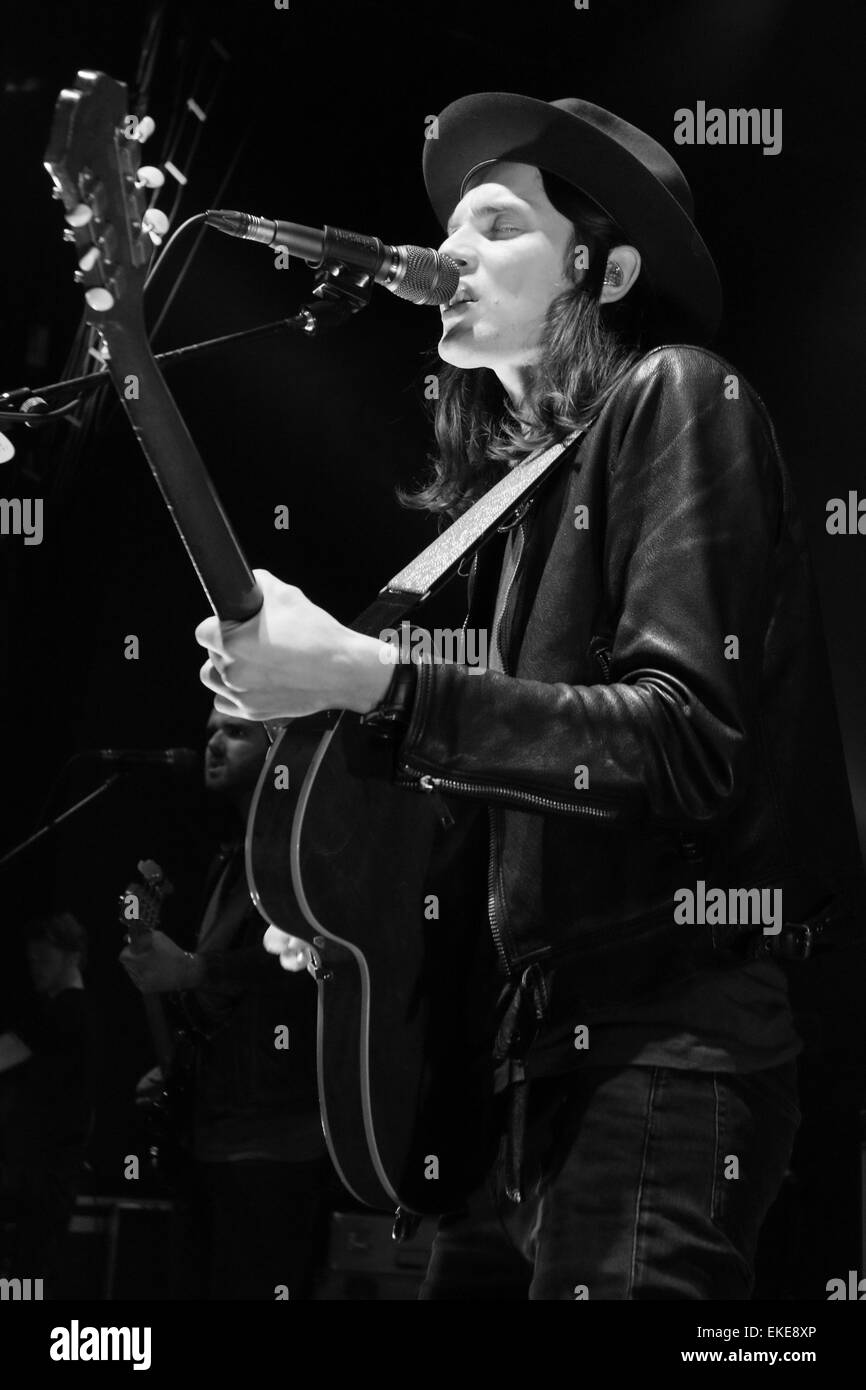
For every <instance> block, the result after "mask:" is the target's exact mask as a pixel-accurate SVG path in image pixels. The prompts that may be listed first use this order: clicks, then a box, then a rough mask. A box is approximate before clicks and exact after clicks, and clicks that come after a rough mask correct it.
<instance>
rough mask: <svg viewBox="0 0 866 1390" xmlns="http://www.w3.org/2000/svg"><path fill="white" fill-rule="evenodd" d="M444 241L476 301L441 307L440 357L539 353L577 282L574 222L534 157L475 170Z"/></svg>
mask: <svg viewBox="0 0 866 1390" xmlns="http://www.w3.org/2000/svg"><path fill="white" fill-rule="evenodd" d="M476 179H477V180H483V182H481V181H479V182H476V183H475V184H474V186H472V187H470V188H469V190H468V191H467V192H466V193H465V194H464V196H463V197H462V198H461V200H460V202H459V203H458V204H457V206H456V208H455V209H454V211H453V213H452V214H451V218H450V220H449V223H448V237H447V240H446V241H444V242H443V243H442V245H441V247H440V250H441V251H444V252H445V253H446V254H447V255H450V256H452V257H453V258H454V259H455V260H456V261H457V263H458V265H459V266H460V290H461V291H463V290H466V292H467V293H469V294H470V295H471V296H472V299H473V302H472V303H468V304H460V305H458V306H457V307H456V308H454V309H448V308H443V309H442V338H441V339H440V342H439V356H440V357H441V358H442V359H443V360H444V361H445V362H450V363H452V364H453V365H454V366H455V367H491V368H492V369H493V370H494V371H496V370H497V368H503V369H508V368H513V367H519V366H526V365H528V364H531V363H532V362H534V361H535V360H536V359H537V356H538V351H537V349H538V341H539V336H540V333H541V329H542V326H543V324H544V319H545V315H546V313H547V310H548V308H549V306H550V304H551V302H552V300H553V299H555V298H556V296H557V295H560V294H562V293H564V292H565V291H566V290H567V289H569V288H570V287H571V285H572V284H573V281H572V280H570V279H569V278H567V276H566V275H565V273H564V270H565V256H566V251H567V249H568V245H569V242H570V239H571V237H572V235H573V228H572V224H571V223H570V222H569V221H568V219H567V218H566V217H563V216H562V214H561V213H559V212H557V211H556V208H555V207H554V206H553V204H552V203H551V202H550V201H549V199H548V197H547V194H546V193H545V191H544V185H543V184H542V181H541V174H540V173H539V171H538V169H536V168H535V167H534V166H533V165H531V164H516V163H512V162H509V161H500V162H498V163H496V164H491V165H489V166H488V167H487V168H485V169H483V170H481V171H480V172H479V173H478V175H476Z"/></svg>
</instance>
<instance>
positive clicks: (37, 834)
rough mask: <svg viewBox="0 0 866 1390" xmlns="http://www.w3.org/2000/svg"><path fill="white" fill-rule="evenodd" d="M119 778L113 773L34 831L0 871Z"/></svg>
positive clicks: (2, 863)
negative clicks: (93, 789) (94, 788)
mask: <svg viewBox="0 0 866 1390" xmlns="http://www.w3.org/2000/svg"><path fill="white" fill-rule="evenodd" d="M119 777H120V773H119V772H113V773H112V774H111V776H110V777H107V778H106V779H105V781H104V782H103V783H102V784H101V786H98V787H97V788H96V790H95V791H92V792H88V793H87V795H86V796H82V797H81V799H80V800H79V801H75V802H73V804H72V805H71V806H67V808H66V810H65V811H61V812H60V814H59V815H58V816H54V817H53V819H51V820H49V821H46V822H45V824H44V825H43V826H40V828H39V829H38V830H34V832H33V834H32V835H28V837H27V839H26V840H22V841H21V842H20V844H17V845H13V847H12V849H10V850H9V851H8V853H6V854H4V855H3V857H2V859H0V869H2V868H4V866H5V865H6V864H11V862H12V860H13V859H17V858H18V855H19V854H23V852H24V850H25V849H27V848H28V847H29V846H30V845H34V844H36V842H37V840H41V839H42V837H43V835H47V834H48V833H49V831H51V830H53V829H54V827H55V826H57V825H60V823H61V821H65V820H66V819H67V818H68V817H69V816H74V815H75V812H76V811H80V810H81V809H82V808H83V807H84V806H86V805H87V803H88V801H93V800H94V798H95V797H97V796H102V794H103V792H107V791H108V789H109V787H111V786H113V785H114V783H115V782H116V781H117V780H118V778H119Z"/></svg>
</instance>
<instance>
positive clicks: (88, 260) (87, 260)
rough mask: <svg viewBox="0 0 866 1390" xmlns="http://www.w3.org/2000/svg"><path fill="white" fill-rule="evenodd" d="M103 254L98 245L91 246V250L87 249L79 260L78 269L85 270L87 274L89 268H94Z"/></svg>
mask: <svg viewBox="0 0 866 1390" xmlns="http://www.w3.org/2000/svg"><path fill="white" fill-rule="evenodd" d="M101 255H102V252H101V251H100V249H99V247H98V246H91V247H90V249H89V250H87V251H85V253H84V255H83V256H82V257H81V260H80V261H79V262H78V269H79V270H83V271H84V272H85V274H86V273H87V271H88V270H92V269H93V267H94V266H95V265H96V262H97V261H98V260H99V258H100V256H101Z"/></svg>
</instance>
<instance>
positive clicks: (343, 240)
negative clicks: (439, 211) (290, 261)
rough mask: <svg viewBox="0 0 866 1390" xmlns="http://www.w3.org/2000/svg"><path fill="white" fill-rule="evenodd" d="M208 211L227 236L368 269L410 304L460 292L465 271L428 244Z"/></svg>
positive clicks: (311, 261)
mask: <svg viewBox="0 0 866 1390" xmlns="http://www.w3.org/2000/svg"><path fill="white" fill-rule="evenodd" d="M204 216H205V221H206V222H207V224H208V226H210V227H216V228H217V230H218V231H220V232H225V233H226V235H227V236H239V237H243V239H244V240H245V241H259V242H261V243H262V245H263V246H274V247H276V246H284V247H285V248H286V250H287V251H288V253H289V255H290V256H300V257H302V259H303V260H305V261H306V262H307V264H308V265H311V266H313V267H314V268H317V267H318V266H320V265H322V263H323V262H324V261H334V260H336V261H343V262H345V263H346V264H347V265H353V266H357V267H359V268H360V269H361V270H367V271H369V272H370V274H371V275H372V277H373V279H374V280H375V281H376V284H377V285H384V286H385V289H386V290H390V291H391V293H392V294H396V295H397V298H398V299H408V300H409V302H410V303H411V304H447V303H448V301H449V300H450V299H453V298H454V296H455V294H456V293H457V286H458V284H459V282H460V271H459V269H458V266H457V264H456V262H455V261H453V260H452V259H451V257H450V256H443V255H440V253H439V252H438V251H434V250H433V249H432V247H429V246H388V245H386V243H385V242H383V241H380V240H379V238H378V237H375V236H360V235H359V234H358V233H357V232H345V231H341V230H340V228H339V227H325V228H323V229H322V230H321V231H320V230H318V229H317V228H316V227H302V226H301V225H300V224H299V223H298V222H275V221H272V220H271V219H270V218H267V217H255V216H253V214H252V213H248V212H231V211H229V210H227V209H224V208H210V209H209V210H208V211H207V212H206V213H205V215H204Z"/></svg>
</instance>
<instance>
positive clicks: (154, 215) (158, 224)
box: [141, 208, 168, 246]
mask: <svg viewBox="0 0 866 1390" xmlns="http://www.w3.org/2000/svg"><path fill="white" fill-rule="evenodd" d="M141 230H142V231H143V232H147V234H148V236H149V237H150V239H151V241H152V242H153V244H154V246H161V245H162V239H163V237H164V236H165V234H166V232H167V231H168V218H167V217H166V215H165V213H164V212H160V210H159V208H148V210H147V212H146V213H145V214H144V216H143V217H142V219H141Z"/></svg>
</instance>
